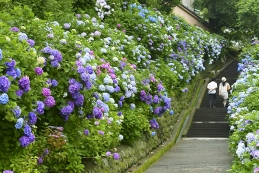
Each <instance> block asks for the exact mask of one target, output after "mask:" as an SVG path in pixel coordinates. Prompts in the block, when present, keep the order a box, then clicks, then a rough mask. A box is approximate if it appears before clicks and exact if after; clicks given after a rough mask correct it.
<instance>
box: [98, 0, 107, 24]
mask: <svg viewBox="0 0 259 173" xmlns="http://www.w3.org/2000/svg"><path fill="white" fill-rule="evenodd" d="M95 10H96V11H97V14H98V17H99V18H100V19H101V20H103V19H104V17H105V16H107V15H109V14H111V6H110V5H108V4H107V2H106V0H96V3H95Z"/></svg>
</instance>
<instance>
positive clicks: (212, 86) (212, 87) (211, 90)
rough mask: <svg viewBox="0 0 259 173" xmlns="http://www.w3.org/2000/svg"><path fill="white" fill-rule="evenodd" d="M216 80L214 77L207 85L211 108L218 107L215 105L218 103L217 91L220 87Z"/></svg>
mask: <svg viewBox="0 0 259 173" xmlns="http://www.w3.org/2000/svg"><path fill="white" fill-rule="evenodd" d="M215 81H216V79H215V78H212V79H211V82H210V83H208V86H207V89H208V94H209V99H210V108H211V107H213V108H215V107H216V106H215V104H216V91H217V88H218V84H217V83H216V82H215Z"/></svg>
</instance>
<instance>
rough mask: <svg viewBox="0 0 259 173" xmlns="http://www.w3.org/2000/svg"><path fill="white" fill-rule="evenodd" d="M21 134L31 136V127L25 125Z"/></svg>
mask: <svg viewBox="0 0 259 173" xmlns="http://www.w3.org/2000/svg"><path fill="white" fill-rule="evenodd" d="M23 133H24V134H25V135H27V136H29V135H30V134H31V127H30V126H29V125H25V126H24V129H23Z"/></svg>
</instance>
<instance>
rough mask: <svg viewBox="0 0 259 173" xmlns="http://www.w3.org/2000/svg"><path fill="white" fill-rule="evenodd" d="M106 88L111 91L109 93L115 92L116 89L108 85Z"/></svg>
mask: <svg viewBox="0 0 259 173" xmlns="http://www.w3.org/2000/svg"><path fill="white" fill-rule="evenodd" d="M105 88H106V90H107V91H108V92H109V93H114V91H115V89H114V88H113V87H112V86H109V85H107V86H106V87H105Z"/></svg>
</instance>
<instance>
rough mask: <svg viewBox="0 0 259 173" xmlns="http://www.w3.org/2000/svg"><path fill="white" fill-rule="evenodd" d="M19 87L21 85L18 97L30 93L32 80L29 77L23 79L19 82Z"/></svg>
mask: <svg viewBox="0 0 259 173" xmlns="http://www.w3.org/2000/svg"><path fill="white" fill-rule="evenodd" d="M18 85H19V88H20V89H19V90H17V91H16V95H17V96H19V97H21V96H22V95H23V93H25V92H28V91H29V90H30V89H31V87H30V79H29V77H28V76H24V77H22V78H21V79H20V80H19V81H18Z"/></svg>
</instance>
